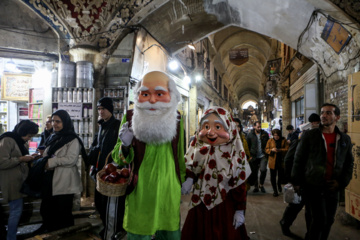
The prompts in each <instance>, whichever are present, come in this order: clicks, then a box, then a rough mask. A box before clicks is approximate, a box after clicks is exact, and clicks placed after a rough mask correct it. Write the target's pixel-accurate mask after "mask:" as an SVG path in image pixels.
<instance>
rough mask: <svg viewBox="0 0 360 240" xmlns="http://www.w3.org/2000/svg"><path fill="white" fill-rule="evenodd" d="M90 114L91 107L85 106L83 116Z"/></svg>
mask: <svg viewBox="0 0 360 240" xmlns="http://www.w3.org/2000/svg"><path fill="white" fill-rule="evenodd" d="M88 116H89V109H88V107H87V106H84V109H83V117H84V118H86V117H88Z"/></svg>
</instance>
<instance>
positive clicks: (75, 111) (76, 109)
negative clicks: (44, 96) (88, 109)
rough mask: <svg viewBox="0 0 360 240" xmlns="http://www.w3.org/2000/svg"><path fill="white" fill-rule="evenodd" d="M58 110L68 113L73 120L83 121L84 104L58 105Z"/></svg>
mask: <svg viewBox="0 0 360 240" xmlns="http://www.w3.org/2000/svg"><path fill="white" fill-rule="evenodd" d="M58 104H59V105H58V109H63V110H65V111H67V112H68V113H69V115H70V117H71V119H72V120H80V119H82V103H58Z"/></svg>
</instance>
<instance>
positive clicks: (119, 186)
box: [96, 152, 129, 197]
mask: <svg viewBox="0 0 360 240" xmlns="http://www.w3.org/2000/svg"><path fill="white" fill-rule="evenodd" d="M110 154H111V152H110V153H109V154H108V156H107V157H106V161H105V165H104V167H105V166H106V164H107V162H108V158H109V157H110ZM116 171H117V172H118V173H120V172H121V169H117V170H116ZM104 174H106V173H105V170H104V169H102V170H100V171H99V172H98V173H97V174H96V180H97V181H96V190H98V191H99V193H101V194H102V195H105V196H108V197H119V196H124V195H125V193H126V187H127V186H128V182H129V179H128V181H127V182H126V183H109V182H105V181H104V180H102V179H101V177H102V176H103V175H104Z"/></svg>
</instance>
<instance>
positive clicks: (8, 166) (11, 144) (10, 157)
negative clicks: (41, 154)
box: [0, 137, 29, 202]
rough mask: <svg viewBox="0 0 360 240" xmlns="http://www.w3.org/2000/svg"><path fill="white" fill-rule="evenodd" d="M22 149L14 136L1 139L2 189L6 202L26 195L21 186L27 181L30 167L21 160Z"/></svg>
mask: <svg viewBox="0 0 360 240" xmlns="http://www.w3.org/2000/svg"><path fill="white" fill-rule="evenodd" d="M21 156H22V154H21V151H20V148H19V147H18V145H17V143H16V142H15V140H14V139H13V138H10V137H5V138H3V139H1V140H0V191H1V192H2V196H3V198H4V202H9V201H13V200H16V199H19V198H22V197H24V196H25V195H24V194H21V193H20V188H21V186H22V184H23V182H24V181H25V179H26V177H27V175H28V172H29V169H28V166H27V163H24V162H20V161H19V157H21Z"/></svg>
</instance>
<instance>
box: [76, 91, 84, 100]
mask: <svg viewBox="0 0 360 240" xmlns="http://www.w3.org/2000/svg"><path fill="white" fill-rule="evenodd" d="M82 100H83V99H82V89H78V91H77V102H78V103H81V102H82Z"/></svg>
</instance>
